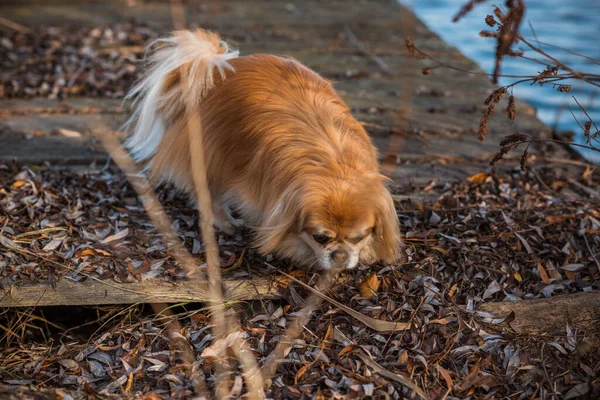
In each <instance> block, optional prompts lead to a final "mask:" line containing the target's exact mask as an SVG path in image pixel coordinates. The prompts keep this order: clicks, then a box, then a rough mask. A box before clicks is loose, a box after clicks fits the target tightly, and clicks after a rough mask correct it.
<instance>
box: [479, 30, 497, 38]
mask: <svg viewBox="0 0 600 400" xmlns="http://www.w3.org/2000/svg"><path fill="white" fill-rule="evenodd" d="M479 36H481V37H488V38H497V37H498V32H490V31H481V32H479Z"/></svg>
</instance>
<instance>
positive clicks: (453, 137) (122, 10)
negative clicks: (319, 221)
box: [0, 0, 550, 306]
mask: <svg viewBox="0 0 600 400" xmlns="http://www.w3.org/2000/svg"><path fill="white" fill-rule="evenodd" d="M202 3H203V6H202V7H200V6H198V5H194V4H191V5H189V6H187V10H186V17H187V20H188V23H189V24H193V25H197V26H201V27H204V28H210V29H213V30H216V31H218V32H220V33H221V35H222V37H223V38H224V39H225V40H227V41H228V42H229V43H231V44H232V45H234V46H236V47H238V48H239V49H240V50H241V53H242V54H249V53H259V52H264V53H274V54H280V55H286V56H291V57H294V58H296V59H298V60H300V61H301V62H303V63H305V64H306V65H307V66H309V67H310V68H313V69H314V70H316V71H317V72H319V73H321V74H322V75H324V76H325V77H328V78H330V79H331V80H333V81H334V82H335V87H336V88H337V89H338V90H339V91H340V93H341V94H342V97H343V98H344V99H345V100H346V101H347V102H348V103H349V105H350V106H351V107H352V109H353V112H354V115H355V116H356V117H357V118H358V119H359V120H360V121H362V122H363V123H364V124H365V127H366V128H367V130H368V131H369V132H370V133H371V134H372V136H373V139H374V141H375V142H376V144H377V146H378V148H379V149H380V151H381V154H382V156H383V157H384V160H385V164H384V171H385V172H386V173H387V174H388V175H389V176H390V177H391V178H392V179H393V180H394V181H395V183H397V184H398V185H399V186H402V187H404V188H406V189H405V191H404V194H405V195H406V196H408V197H413V198H421V197H425V198H427V196H430V194H428V193H425V192H422V190H423V189H424V188H425V187H426V186H427V185H428V184H430V183H431V182H432V181H435V182H438V183H446V182H452V181H454V180H457V179H464V178H466V177H467V176H469V175H472V174H474V173H477V172H481V171H483V170H485V169H486V168H488V162H489V160H490V159H491V158H492V156H493V154H494V153H496V152H497V149H498V142H499V141H500V140H501V139H502V138H503V137H504V136H505V135H508V134H510V133H513V132H515V131H517V130H518V131H520V132H524V133H530V134H532V135H534V136H538V137H548V136H549V134H550V130H549V129H548V128H547V127H546V126H545V125H543V124H542V123H541V122H540V121H539V120H537V119H536V117H535V112H534V110H533V109H532V108H531V107H530V106H529V105H527V104H525V103H523V102H519V101H518V102H517V114H518V117H517V119H516V121H515V122H514V124H509V123H508V122H507V120H506V118H505V117H504V115H500V116H495V117H494V118H492V119H491V122H490V129H489V131H490V135H489V138H488V140H487V141H485V142H480V141H479V140H478V139H477V135H476V130H477V128H478V125H479V119H480V117H481V111H482V109H483V100H484V99H485V98H486V97H487V95H488V94H489V93H490V92H491V90H492V89H493V86H492V84H491V83H490V82H489V81H488V80H487V79H486V78H485V77H484V76H481V75H467V74H464V73H461V72H456V71H451V70H438V69H436V70H433V71H432V73H431V75H429V76H423V75H422V73H421V71H422V69H423V68H424V67H426V66H428V64H427V62H423V61H418V60H415V59H413V58H412V57H411V56H410V55H408V54H407V52H406V50H405V46H404V42H405V39H406V38H407V37H408V36H412V37H413V38H414V40H415V43H416V44H417V45H418V46H419V47H420V48H421V49H423V50H425V51H427V52H429V53H431V54H433V55H435V57H436V58H437V59H440V60H442V61H447V62H451V63H452V64H454V65H457V66H460V67H462V68H464V69H468V70H474V71H477V70H479V68H478V66H477V65H476V64H475V63H474V62H472V61H471V60H468V59H467V58H465V57H464V56H463V55H461V54H460V53H459V52H458V51H457V50H456V49H455V48H453V47H451V46H449V45H448V44H446V43H444V42H443V41H442V40H440V38H439V37H437V36H436V35H435V34H433V33H432V32H431V31H430V30H428V28H427V27H426V26H425V25H424V24H423V23H422V22H420V21H419V20H418V19H417V18H416V17H415V16H414V15H413V14H412V13H411V12H410V11H409V10H407V9H405V8H404V7H402V6H400V5H398V3H397V2H396V1H392V0H390V1H383V0H381V1H355V2H347V1H316V0H308V1H303V2H297V3H293V4H292V3H286V2H279V1H244V0H237V1H228V2H221V1H204V2H202ZM33 4H35V5H33ZM132 4H134V3H133V2H132ZM0 15H2V16H4V17H5V18H7V19H9V20H11V21H14V22H16V23H19V24H21V25H23V26H25V27H32V28H35V27H38V26H40V25H64V24H69V25H73V26H88V25H90V26H92V25H101V24H109V23H120V22H125V21H127V20H128V19H129V18H136V19H139V20H141V21H144V22H147V23H149V24H152V25H153V26H157V27H160V29H161V30H164V31H165V32H168V31H169V30H171V29H172V18H171V13H170V5H169V3H168V2H163V3H152V2H150V3H143V2H140V3H139V4H138V5H135V4H134V5H126V4H125V3H124V2H120V1H103V2H92V1H88V2H86V1H83V2H76V3H75V2H73V1H65V2H50V3H49V4H48V3H43V2H33V1H22V2H14V3H13V4H8V5H2V6H0ZM449 18H450V16H449ZM348 32H351V34H349V33H348ZM351 36H353V37H351ZM374 56H376V57H378V60H380V61H381V62H376V61H375V60H374ZM126 106H127V104H123V103H122V101H121V100H118V99H106V98H84V97H71V98H68V99H67V100H48V99H43V98H34V99H27V100H23V99H1V100H0V164H1V163H10V162H11V161H12V160H13V159H16V160H17V161H19V162H21V163H30V164H40V163H43V162H46V161H49V162H51V163H53V164H55V165H83V166H85V165H88V164H89V163H90V162H92V161H98V162H105V161H106V160H107V155H106V154H105V153H104V152H103V151H102V150H101V148H100V147H99V145H98V143H96V142H94V140H93V139H92V138H91V136H90V131H91V129H92V128H91V127H92V126H97V125H99V124H103V125H105V126H108V127H109V128H111V129H114V130H118V129H119V127H120V125H121V123H122V122H123V121H124V119H125V117H126V115H127V109H126V108H127V107H126ZM500 107H502V103H501V104H500V106H499V108H500ZM60 129H67V130H71V131H76V132H80V133H81V134H82V136H81V137H67V136H63V135H60V134H57V133H56V132H57V131H58V130H60ZM65 285H66V286H65ZM59 286H60V287H63V288H64V289H66V290H67V292H66V294H64V295H61V296H58V295H56V293H55V294H51V292H55V291H54V290H53V289H51V288H49V287H48V286H47V285H45V286H40V287H36V288H31V287H27V286H23V287H19V286H18V285H17V286H14V287H12V288H10V289H9V288H6V289H5V290H6V291H5V295H4V296H0V298H1V299H0V306H32V305H51V304H65V305H66V304H82V299H83V298H85V295H87V296H88V297H87V298H88V299H91V300H90V301H92V302H93V303H94V304H99V303H111V302H112V303H115V302H116V303H123V302H131V303H135V302H143V301H191V300H201V295H200V294H199V293H196V294H193V293H192V292H193V291H190V288H189V287H187V286H186V285H181V286H179V288H178V289H173V288H170V289H165V286H164V285H162V284H160V285H145V286H144V285H138V286H139V287H137V286H136V287H135V290H132V288H133V287H131V288H129V289H128V288H126V286H128V285H127V284H124V285H123V289H118V288H116V287H113V286H114V285H112V286H111V287H110V291H111V294H110V296H109V295H108V292H107V291H106V290H107V288H106V287H105V286H103V285H96V284H94V283H93V282H92V283H90V282H88V284H86V285H82V284H75V283H62V284H60V285H59ZM67 286H68V288H67ZM142 286H144V288H143V290H142V289H140V288H141V287H142ZM188 286H189V285H188ZM226 286H228V287H231V288H236V287H237V288H238V289H236V290H240V289H239V285H238V284H237V283H236V282H230V283H228V284H227V285H226ZM257 287H259V288H261V290H262V292H261V293H262V294H263V295H264V294H268V293H269V294H271V292H270V289H269V286H268V285H266V284H259V285H258V286H257ZM255 288H256V287H253V288H252V289H243V290H246V292H244V294H242V295H241V297H244V296H246V297H248V296H249V295H248V293H249V292H247V291H248V290H255ZM119 291H120V292H121V295H119V294H118V293H117V292H119ZM155 292H156V293H155ZM136 293H137V294H136ZM165 293H166V295H165ZM191 293H192V294H191ZM86 304H87V303H86Z"/></svg>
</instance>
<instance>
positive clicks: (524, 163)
mask: <svg viewBox="0 0 600 400" xmlns="http://www.w3.org/2000/svg"><path fill="white" fill-rule="evenodd" d="M527 155H528V153H527V149H525V151H524V152H523V154H521V171H525V167H526V166H527Z"/></svg>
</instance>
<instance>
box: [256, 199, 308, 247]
mask: <svg viewBox="0 0 600 400" xmlns="http://www.w3.org/2000/svg"><path fill="white" fill-rule="evenodd" d="M304 219H305V216H304V212H303V208H302V203H301V201H300V194H299V193H298V191H295V190H290V191H287V192H286V193H284V195H283V196H281V198H280V199H279V201H278V202H277V204H276V205H275V207H273V210H272V211H271V213H270V214H269V215H268V216H267V217H265V218H264V219H263V221H262V222H261V224H260V226H259V227H258V228H257V229H256V246H257V247H258V248H259V250H260V252H261V253H262V254H269V253H272V252H274V251H275V250H276V249H277V248H278V247H280V245H281V243H282V242H283V241H284V240H285V239H286V237H287V236H288V235H290V234H291V233H295V234H299V233H300V232H302V228H303V227H304Z"/></svg>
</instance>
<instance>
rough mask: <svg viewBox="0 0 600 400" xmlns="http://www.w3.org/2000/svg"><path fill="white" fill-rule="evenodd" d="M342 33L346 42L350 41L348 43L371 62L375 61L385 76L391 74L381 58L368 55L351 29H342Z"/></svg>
mask: <svg viewBox="0 0 600 400" xmlns="http://www.w3.org/2000/svg"><path fill="white" fill-rule="evenodd" d="M344 33H345V34H346V37H347V38H348V40H350V43H352V44H353V45H354V46H355V47H356V48H357V49H358V51H360V52H361V53H362V54H364V55H365V56H367V57H369V58H370V59H371V60H373V61H375V63H376V64H377V65H379V68H381V69H382V70H383V72H385V73H386V74H391V72H390V67H388V66H387V64H386V63H385V61H383V60H382V59H381V57H379V56H376V55H375V54H372V53H369V52H368V51H367V49H366V48H365V45H364V44H362V42H361V41H360V40H358V38H357V37H356V35H355V34H354V32H352V29H350V27H349V26H348V25H346V26H345V27H344Z"/></svg>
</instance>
